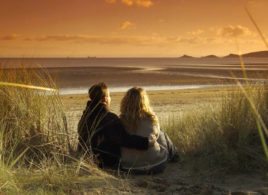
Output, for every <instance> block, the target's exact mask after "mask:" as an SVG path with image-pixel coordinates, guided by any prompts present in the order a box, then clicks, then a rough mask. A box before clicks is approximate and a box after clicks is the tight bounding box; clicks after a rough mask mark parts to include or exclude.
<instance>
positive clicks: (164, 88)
mask: <svg viewBox="0 0 268 195" xmlns="http://www.w3.org/2000/svg"><path fill="white" fill-rule="evenodd" d="M228 86H231V85H165V86H141V87H143V88H144V89H145V90H147V91H167V90H184V89H202V88H211V87H228ZM131 87H132V86H128V87H110V92H126V91H127V90H128V89H129V88H131ZM59 93H60V95H74V94H75V95H78V94H87V93H88V88H62V89H60V90H59Z"/></svg>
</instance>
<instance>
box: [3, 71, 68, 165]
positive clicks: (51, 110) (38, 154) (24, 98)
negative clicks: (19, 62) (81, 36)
mask: <svg viewBox="0 0 268 195" xmlns="http://www.w3.org/2000/svg"><path fill="white" fill-rule="evenodd" d="M0 78H1V80H0V81H1V82H2V84H1V85H0V107H1V110H0V149H1V152H0V159H1V160H2V161H4V162H5V163H6V164H12V163H13V164H14V160H15V159H17V158H18V157H19V159H18V160H17V162H16V163H18V162H20V163H23V164H25V163H28V164H29V163H31V161H39V162H40V161H42V160H43V159H46V158H49V157H52V156H53V153H62V154H64V153H67V150H68V148H67V147H68V145H67V144H68V142H67V141H68V139H67V136H68V135H67V134H66V127H65V124H64V120H63V119H64V118H63V116H64V113H63V111H62V103H61V100H60V98H59V95H58V92H57V90H54V91H46V90H35V89H31V88H30V89H29V88H26V87H20V86H8V85H5V83H14V84H19V85H25V86H30V87H32V86H35V85H36V86H42V87H46V88H55V84H54V83H53V81H52V80H51V79H50V77H49V75H48V74H47V73H46V72H45V71H44V70H35V69H25V68H21V69H6V70H3V69H2V70H0ZM22 154H23V155H22Z"/></svg>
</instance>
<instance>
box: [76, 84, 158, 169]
mask: <svg viewBox="0 0 268 195" xmlns="http://www.w3.org/2000/svg"><path fill="white" fill-rule="evenodd" d="M88 93H89V98H90V101H88V102H87V106H86V109H85V110H84V112H83V115H82V117H81V119H80V121H79V124H78V135H79V144H78V152H80V153H81V152H82V153H93V154H94V156H95V157H96V159H97V161H98V165H99V166H100V167H110V168H118V166H119V164H120V158H121V147H128V148H135V149H140V150H147V149H148V147H149V145H152V144H154V142H155V139H156V138H154V137H151V138H150V140H149V139H148V138H145V137H140V136H136V135H129V134H127V132H126V131H125V129H124V127H123V125H122V124H121V121H120V119H119V118H118V116H117V115H116V114H114V113H112V112H110V111H109V107H110V103H111V97H110V92H109V89H108V87H107V85H106V84H105V83H98V84H95V85H93V86H92V87H91V88H90V89H89V91H88Z"/></svg>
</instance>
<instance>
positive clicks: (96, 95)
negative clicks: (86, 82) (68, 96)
mask: <svg viewBox="0 0 268 195" xmlns="http://www.w3.org/2000/svg"><path fill="white" fill-rule="evenodd" d="M88 96H89V98H90V100H91V101H92V102H94V103H104V104H106V105H107V106H110V103H111V97H110V92H109V89H108V87H107V85H106V84H105V83H97V84H94V85H92V86H91V87H90V89H89V90H88Z"/></svg>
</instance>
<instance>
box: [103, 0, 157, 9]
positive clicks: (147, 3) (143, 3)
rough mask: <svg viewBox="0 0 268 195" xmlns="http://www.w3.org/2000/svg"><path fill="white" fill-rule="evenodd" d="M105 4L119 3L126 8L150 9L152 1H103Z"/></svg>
mask: <svg viewBox="0 0 268 195" xmlns="http://www.w3.org/2000/svg"><path fill="white" fill-rule="evenodd" d="M105 2H106V3H111V4H112V3H117V2H121V3H123V4H124V5H127V6H134V5H136V6H140V7H145V8H148V7H151V6H153V5H154V2H153V0H105Z"/></svg>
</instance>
